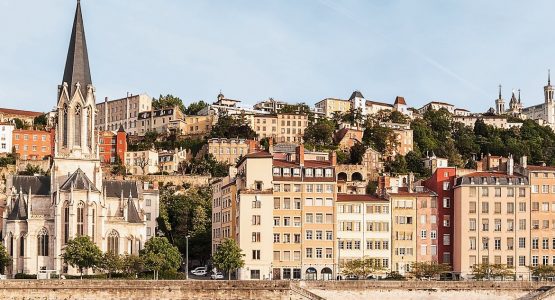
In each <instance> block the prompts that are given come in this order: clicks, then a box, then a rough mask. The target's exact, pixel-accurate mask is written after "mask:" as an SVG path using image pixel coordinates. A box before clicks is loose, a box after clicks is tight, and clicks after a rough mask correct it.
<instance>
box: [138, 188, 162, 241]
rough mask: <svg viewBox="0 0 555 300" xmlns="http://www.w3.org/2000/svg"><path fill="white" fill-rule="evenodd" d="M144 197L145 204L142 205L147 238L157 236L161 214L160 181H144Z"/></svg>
mask: <svg viewBox="0 0 555 300" xmlns="http://www.w3.org/2000/svg"><path fill="white" fill-rule="evenodd" d="M143 197H144V200H145V202H144V203H145V204H144V206H143V207H140V208H142V209H143V211H144V215H145V222H146V239H147V240H148V239H150V238H151V237H154V236H156V229H157V228H158V223H157V221H156V219H157V218H158V217H159V216H160V205H159V203H160V191H159V190H158V182H146V181H145V182H143Z"/></svg>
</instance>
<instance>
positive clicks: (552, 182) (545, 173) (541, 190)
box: [520, 157, 555, 267]
mask: <svg viewBox="0 0 555 300" xmlns="http://www.w3.org/2000/svg"><path fill="white" fill-rule="evenodd" d="M520 167H522V170H523V171H524V172H523V174H524V175H525V176H527V177H528V180H529V182H530V221H531V226H530V239H531V240H530V243H531V244H530V251H531V261H530V265H531V266H533V267H535V266H538V265H555V217H554V216H555V167H548V166H527V164H526V157H524V158H521V165H520Z"/></svg>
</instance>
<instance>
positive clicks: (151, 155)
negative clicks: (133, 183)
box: [125, 150, 159, 175]
mask: <svg viewBox="0 0 555 300" xmlns="http://www.w3.org/2000/svg"><path fill="white" fill-rule="evenodd" d="M125 168H126V169H127V172H128V173H130V174H132V175H147V174H152V173H157V172H158V171H159V169H158V152H156V151H154V150H143V151H127V152H125Z"/></svg>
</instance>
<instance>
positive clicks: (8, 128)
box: [0, 122, 14, 153]
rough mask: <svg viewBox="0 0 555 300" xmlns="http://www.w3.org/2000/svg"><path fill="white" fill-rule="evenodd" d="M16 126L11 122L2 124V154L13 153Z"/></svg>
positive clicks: (0, 143)
mask: <svg viewBox="0 0 555 300" xmlns="http://www.w3.org/2000/svg"><path fill="white" fill-rule="evenodd" d="M13 130H14V125H13V124H12V123H9V122H4V123H0V153H11V152H12V146H13V145H12V138H13V135H12V133H13Z"/></svg>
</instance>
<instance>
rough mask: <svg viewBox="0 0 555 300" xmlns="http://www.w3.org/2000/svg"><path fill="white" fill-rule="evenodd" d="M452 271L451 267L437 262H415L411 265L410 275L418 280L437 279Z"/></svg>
mask: <svg viewBox="0 0 555 300" xmlns="http://www.w3.org/2000/svg"><path fill="white" fill-rule="evenodd" d="M450 269H451V268H450V267H449V265H446V264H438V263H437V262H414V263H412V265H411V271H410V273H411V274H412V275H413V276H414V277H416V278H418V279H422V278H437V277H439V275H440V274H442V273H445V272H448V271H449V270H450Z"/></svg>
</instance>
